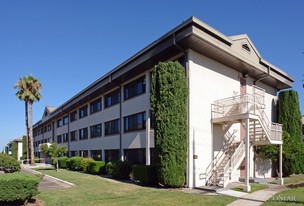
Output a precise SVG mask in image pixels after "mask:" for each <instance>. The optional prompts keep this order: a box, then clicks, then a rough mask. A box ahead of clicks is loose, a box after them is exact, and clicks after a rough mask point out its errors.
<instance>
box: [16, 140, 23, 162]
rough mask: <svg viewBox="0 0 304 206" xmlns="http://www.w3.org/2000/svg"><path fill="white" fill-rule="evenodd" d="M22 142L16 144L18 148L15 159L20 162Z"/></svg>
mask: <svg viewBox="0 0 304 206" xmlns="http://www.w3.org/2000/svg"><path fill="white" fill-rule="evenodd" d="M22 145H23V144H22V142H17V146H18V150H17V151H18V153H17V159H18V160H20V158H21V157H22V153H23V148H22Z"/></svg>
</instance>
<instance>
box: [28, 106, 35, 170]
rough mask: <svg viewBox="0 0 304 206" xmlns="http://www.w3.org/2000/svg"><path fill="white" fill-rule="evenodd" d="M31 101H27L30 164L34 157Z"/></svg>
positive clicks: (33, 161)
mask: <svg viewBox="0 0 304 206" xmlns="http://www.w3.org/2000/svg"><path fill="white" fill-rule="evenodd" d="M32 106H33V102H31V101H29V126H30V127H29V145H30V146H29V148H30V151H29V152H30V159H31V165H36V164H35V158H34V145H33V110H32Z"/></svg>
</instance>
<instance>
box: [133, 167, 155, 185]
mask: <svg viewBox="0 0 304 206" xmlns="http://www.w3.org/2000/svg"><path fill="white" fill-rule="evenodd" d="M132 173H133V178H134V180H136V181H139V182H140V183H142V184H149V185H150V184H156V183H157V173H156V166H155V165H134V166H132Z"/></svg>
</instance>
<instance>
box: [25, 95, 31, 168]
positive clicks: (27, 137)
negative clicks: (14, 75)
mask: <svg viewBox="0 0 304 206" xmlns="http://www.w3.org/2000/svg"><path fill="white" fill-rule="evenodd" d="M25 127H26V143H27V147H26V149H27V154H26V162H27V163H28V160H29V159H30V154H29V150H30V149H29V147H30V145H29V136H30V135H29V122H28V101H25Z"/></svg>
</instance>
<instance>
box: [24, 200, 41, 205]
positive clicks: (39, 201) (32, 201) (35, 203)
mask: <svg viewBox="0 0 304 206" xmlns="http://www.w3.org/2000/svg"><path fill="white" fill-rule="evenodd" d="M24 206H44V202H43V201H42V200H38V199H31V200H30V201H28V202H27V203H26V204H24Z"/></svg>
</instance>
